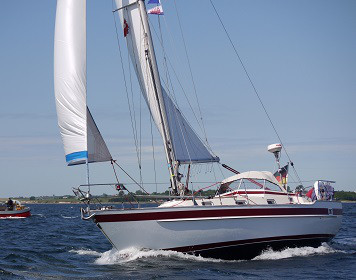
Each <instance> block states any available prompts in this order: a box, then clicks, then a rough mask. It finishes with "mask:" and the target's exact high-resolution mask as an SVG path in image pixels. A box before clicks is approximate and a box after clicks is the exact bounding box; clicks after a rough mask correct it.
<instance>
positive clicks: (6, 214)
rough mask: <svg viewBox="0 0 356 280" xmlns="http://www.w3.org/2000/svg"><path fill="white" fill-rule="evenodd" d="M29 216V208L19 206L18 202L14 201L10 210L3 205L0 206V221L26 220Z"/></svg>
mask: <svg viewBox="0 0 356 280" xmlns="http://www.w3.org/2000/svg"><path fill="white" fill-rule="evenodd" d="M30 216H31V209H30V207H27V206H24V205H21V203H20V202H19V201H14V205H13V207H12V209H11V208H10V209H9V207H7V206H6V205H5V204H2V205H1V204H0V219H6V218H27V217H30Z"/></svg>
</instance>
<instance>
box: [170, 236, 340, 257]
mask: <svg viewBox="0 0 356 280" xmlns="http://www.w3.org/2000/svg"><path fill="white" fill-rule="evenodd" d="M333 237H334V235H331V234H306V235H291V236H275V237H266V238H256V239H245V240H236V241H228V242H219V243H210V244H200V245H192V246H184V247H176V248H168V249H164V250H170V251H177V252H183V253H189V252H195V251H203V250H211V249H215V248H221V247H231V246H236V245H247V244H253V243H266V242H274V241H285V240H301V239H332V238H333Z"/></svg>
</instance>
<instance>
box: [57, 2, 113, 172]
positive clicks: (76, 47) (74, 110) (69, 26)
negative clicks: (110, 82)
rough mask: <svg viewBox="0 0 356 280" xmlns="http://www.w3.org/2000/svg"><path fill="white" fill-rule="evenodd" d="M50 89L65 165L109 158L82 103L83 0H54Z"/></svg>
mask: <svg viewBox="0 0 356 280" xmlns="http://www.w3.org/2000/svg"><path fill="white" fill-rule="evenodd" d="M54 88H55V98H56V107H57V116H58V125H59V128H60V132H61V136H62V141H63V145H64V151H65V155H66V161H67V163H68V165H74V164H81V163H86V162H87V161H88V162H98V161H108V160H111V155H110V152H109V150H108V148H107V147H106V144H105V142H104V140H103V138H102V137H101V135H100V132H99V130H98V128H97V127H96V125H95V122H94V120H93V118H92V116H91V114H90V112H89V110H88V108H87V104H86V1H85V0H58V1H57V12H56V27H55V39H54Z"/></svg>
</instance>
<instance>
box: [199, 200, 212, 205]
mask: <svg viewBox="0 0 356 280" xmlns="http://www.w3.org/2000/svg"><path fill="white" fill-rule="evenodd" d="M201 204H202V205H213V202H212V201H202V202H201Z"/></svg>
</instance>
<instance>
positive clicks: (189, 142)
mask: <svg viewBox="0 0 356 280" xmlns="http://www.w3.org/2000/svg"><path fill="white" fill-rule="evenodd" d="M139 5H144V2H143V1H137V0H116V6H117V9H118V13H119V16H120V20H121V24H122V27H123V31H124V36H125V37H126V42H127V47H128V50H129V53H130V57H131V61H132V64H133V65H134V68H135V72H136V75H137V78H138V81H139V83H140V87H141V91H142V94H143V96H144V99H145V101H146V103H147V105H148V107H149V109H150V112H151V115H152V117H153V120H154V122H155V123H156V125H157V127H158V129H159V131H160V133H161V135H162V137H163V141H164V142H165V141H170V142H171V143H165V145H170V146H171V147H170V149H168V150H172V151H171V152H173V155H174V160H175V161H178V162H179V163H197V162H199V163H200V162H216V161H219V158H218V157H215V156H213V155H212V154H211V152H210V151H209V150H208V149H207V147H206V146H205V145H204V144H203V142H202V141H201V139H200V138H199V137H198V136H197V134H196V133H195V132H194V130H193V129H192V128H191V126H190V125H189V124H188V122H187V121H186V120H185V118H184V116H183V115H182V113H181V112H180V110H179V109H178V108H177V106H175V104H174V103H173V101H172V99H171V98H170V97H169V95H168V94H167V92H166V91H165V90H164V88H163V87H162V85H161V83H160V81H155V80H154V77H153V73H152V72H153V71H152V69H151V68H152V67H151V65H150V63H149V61H148V59H147V55H148V53H149V52H151V54H150V55H151V56H153V57H154V50H153V49H151V50H150V49H149V41H148V40H149V39H148V34H147V33H149V32H150V31H149V30H147V28H146V27H145V23H144V20H143V18H142V14H141V13H140V9H139ZM152 48H153V46H152ZM153 60H154V61H153V63H156V62H155V59H154V58H153ZM157 91H158V92H159V94H161V96H162V97H163V102H162V103H164V104H160V103H159V101H158V100H157ZM162 122H166V126H167V127H166V128H164V126H163V125H162ZM164 129H166V130H167V131H166V132H165V131H163V130H164ZM165 133H166V134H167V135H168V136H169V139H168V140H165V136H164V134H165Z"/></svg>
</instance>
